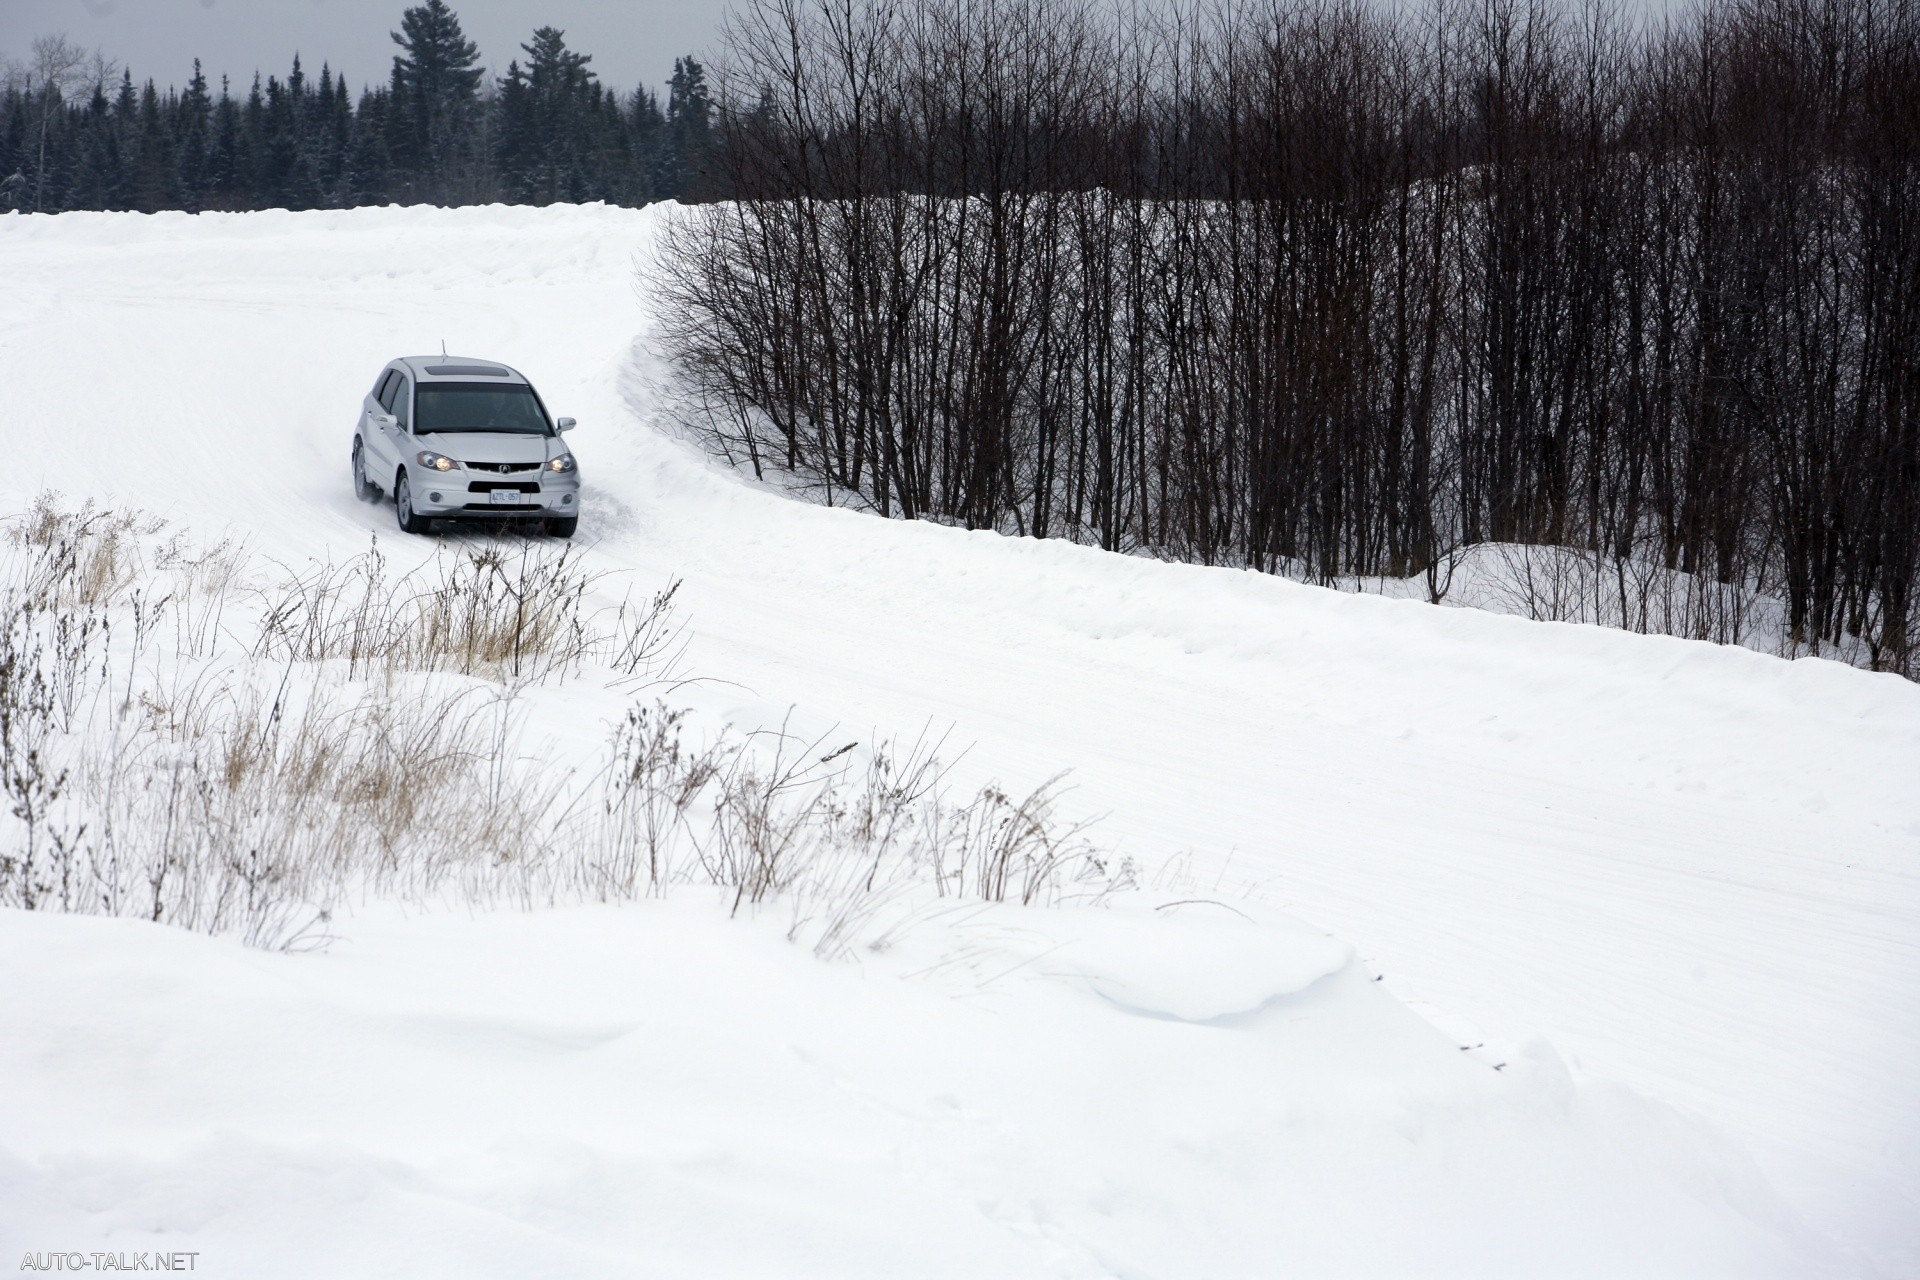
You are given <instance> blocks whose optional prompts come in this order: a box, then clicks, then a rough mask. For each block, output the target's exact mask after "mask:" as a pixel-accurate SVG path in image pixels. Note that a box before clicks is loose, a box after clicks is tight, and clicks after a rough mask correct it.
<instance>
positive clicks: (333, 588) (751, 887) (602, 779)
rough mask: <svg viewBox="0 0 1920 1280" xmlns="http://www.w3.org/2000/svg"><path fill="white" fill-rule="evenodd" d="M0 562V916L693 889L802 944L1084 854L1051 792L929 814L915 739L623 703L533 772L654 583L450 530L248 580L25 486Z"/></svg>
mask: <svg viewBox="0 0 1920 1280" xmlns="http://www.w3.org/2000/svg"><path fill="white" fill-rule="evenodd" d="M7 534H8V536H7V538H6V540H5V551H6V555H5V563H4V566H3V567H0V609H4V611H5V614H4V618H0V791H3V792H4V796H5V799H6V801H7V808H8V811H9V814H10V822H11V826H10V827H7V826H5V825H3V824H0V833H3V834H0V851H3V852H0V905H10V906H18V907H26V908H29V909H37V910H62V911H79V912H94V913H103V914H110V915H124V916H138V917H141V918H144V919H149V920H154V921H160V922H163V923H168V924H173V925H178V926H181V927H184V928H189V929H195V930H199V931H203V932H209V933H221V934H234V935H238V936H240V937H242V938H244V939H246V940H247V941H248V942H250V943H252V944H255V945H260V946H274V947H289V946H301V945H309V944H315V943H318V942H320V941H322V940H324V938H325V937H326V929H327V923H328V921H329V919H330V918H331V914H332V913H333V912H334V911H335V910H336V909H337V908H338V907H339V906H340V905H341V904H343V903H347V902H351V901H354V900H357V899H359V898H362V897H366V896H378V897H383V898H399V899H403V900H407V901H414V902H428V901H456V902H462V903H467V904H474V905H488V904H493V903H516V904H523V905H534V904H539V903H548V902H555V901H568V900H584V899H601V900H620V899H627V898H632V897H636V896H641V895H649V894H663V893H666V892H668V891H669V890H670V889H671V888H673V887H674V886H676V885H686V884H699V885H709V886H719V887H722V888H724V889H726V890H728V891H730V896H731V899H732V903H733V908H734V910H736V911H739V910H742V909H749V910H751V909H760V908H764V907H767V906H770V905H772V904H781V905H782V906H783V907H784V908H785V909H787V910H790V912H791V915H792V926H791V934H792V936H793V937H795V938H796V939H799V940H803V941H805V942H808V943H809V944H810V945H812V946H813V948H814V949H815V950H816V951H817V952H818V953H819V954H821V955H823V956H832V955H837V954H841V953H843V952H845V951H846V950H848V949H849V948H850V947H852V946H854V945H856V943H857V941H858V939H859V937H860V936H861V932H862V929H863V928H864V927H865V926H866V925H867V924H868V923H869V922H870V921H871V920H872V919H873V917H874V915H875V913H876V912H877V911H878V910H879V909H880V908H881V907H882V906H884V905H886V904H887V903H889V902H891V901H894V900H895V899H896V898H898V897H900V896H901V895H903V894H906V893H911V892H919V893H925V894H928V895H932V896H964V897H972V898H983V899H987V900H991V901H1019V902H1025V903H1043V902H1049V901H1056V900H1058V899H1059V898H1060V897H1062V896H1063V895H1065V894H1068V893H1072V892H1075V891H1085V892H1089V893H1098V892H1100V891H1101V890H1103V889H1104V888H1105V887H1107V886H1110V885H1111V884H1112V883H1114V881H1115V880H1116V878H1124V877H1125V876H1126V875H1127V874H1129V870H1128V869H1126V868H1122V869H1120V870H1119V871H1117V872H1110V870H1109V868H1108V866H1107V864H1106V863H1104V862H1103V861H1101V860H1100V859H1099V858H1098V857H1097V855H1096V853H1095V850H1094V849H1093V847H1092V845H1091V844H1090V843H1088V842H1087V841H1086V840H1085V839H1084V837H1083V833H1082V830H1081V829H1080V828H1079V827H1076V826H1073V825H1071V824H1067V823H1063V822H1061V821H1060V820H1059V819H1058V818H1057V817H1056V816H1055V811H1054V810H1055V804H1056V800H1057V795H1058V791H1057V786H1056V784H1055V783H1049V784H1047V785H1046V786H1044V787H1042V788H1040V789H1039V790H1037V791H1035V792H1034V793H1033V794H1032V795H1030V796H1027V797H1026V798H1024V799H1021V800H1015V799H1013V798H1011V797H1009V796H1008V795H1007V794H1006V793H1004V792H1003V791H1002V790H1000V789H999V788H997V787H991V786H990V787H987V788H985V789H983V790H981V791H980V792H978V793H976V794H974V795H972V796H969V797H965V798H962V799H960V800H957V801H956V800H954V799H953V798H951V796H950V793H949V788H948V787H947V786H946V768H945V766H943V765H942V764H941V762H940V760H939V757H938V750H937V748H938V745H939V744H933V745H932V746H929V745H928V744H925V743H918V744H914V745H912V746H910V747H908V748H906V749H904V750H902V749H898V748H896V747H895V746H894V745H892V744H888V743H880V744H875V745H872V746H869V747H861V746H860V745H859V744H856V743H840V744H838V745H830V744H826V743H822V742H817V741H803V740H801V739H799V738H798V737H795V736H794V735H791V734H789V733H787V732H786V731H785V730H784V729H783V730H782V731H779V732H770V733H764V734H755V735H751V736H748V737H745V738H740V737H733V736H728V735H724V734H723V735H720V736H717V737H709V738H706V739H698V738H696V737H695V735H693V734H692V732H691V730H690V728H689V722H690V717H689V713H688V712H686V711H685V710H680V709H675V708H671V707H668V706H667V705H665V704H664V703H659V702H653V703H634V704H631V705H629V706H628V707H627V709H626V712H625V715H624V717H623V718H621V719H620V720H619V721H618V722H617V723H616V724H614V725H612V726H611V727H610V730H609V732H608V735H607V738H606V741H605V748H604V753H603V755H602V756H601V759H600V763H599V765H598V767H597V769H596V768H592V767H589V768H587V769H585V770H580V771H575V770H573V769H570V768H568V767H567V765H566V763H565V762H555V761H553V760H551V759H544V758H531V757H528V756H525V755H523V754H522V753H521V750H520V747H519V745H518V744H519V740H520V723H521V718H522V715H523V713H524V711H525V710H526V708H527V706H528V703H527V702H526V699H527V698H528V697H530V696H531V691H532V690H533V689H534V688H536V687H537V686H540V685H543V684H550V683H560V682H564V681H567V680H571V679H577V678H580V677H582V676H583V675H588V674H590V675H591V676H592V677H594V678H597V679H598V680H599V681H600V682H601V683H602V684H603V685H604V686H605V687H607V688H609V689H612V690H614V691H616V696H620V697H623V698H624V697H625V696H626V695H625V694H620V693H618V691H619V690H621V689H623V688H625V687H630V686H632V685H634V684H641V683H645V682H649V681H658V680H661V679H664V678H665V676H666V675H667V674H669V673H670V672H671V670H672V667H673V666H674V664H675V663H676V661H677V660H678V657H679V655H680V653H681V648H682V647H681V645H680V643H679V639H678V637H679V631H678V628H677V626H676V624H675V623H674V621H673V616H672V606H673V597H674V589H675V585H677V584H674V585H669V586H667V587H665V588H663V589H661V590H659V591H657V592H654V593H652V594H650V595H648V596H645V597H643V599H644V601H645V603H643V604H641V605H638V606H635V605H633V604H631V603H630V601H629V600H627V599H621V600H619V602H617V603H612V604H606V603H599V602H600V601H602V600H605V599H608V598H609V597H608V596H607V592H606V590H605V588H606V587H607V586H608V585H610V584H609V583H608V582H607V581H605V580H604V579H603V578H602V577H599V576H596V575H593V574H590V573H588V572H587V571H586V570H585V569H584V568H583V567H582V565H581V563H580V560H579V558H578V555H577V553H575V552H574V551H572V550H571V549H570V548H568V549H562V550H560V551H558V552H557V553H556V552H551V551H547V550H544V549H536V548H533V547H531V546H529V545H527V544H524V543H523V544H519V545H518V546H516V545H515V544H514V543H512V542H502V543H496V544H480V545H478V546H462V547H454V548H448V549H446V550H444V551H443V552H441V553H440V554H439V555H438V556H437V557H436V558H435V559H434V560H433V561H431V562H429V564H428V565H427V566H425V567H423V568H422V569H419V570H416V571H415V572H413V573H410V574H406V575H402V576H400V577H397V578H395V577H390V576H389V574H388V571H387V565H386V560H385V558H384V556H383V555H382V553H381V551H380V549H379V547H378V545H377V544H376V545H375V546H374V547H372V548H370V549H369V550H368V551H367V552H366V553H364V554H363V555H361V556H358V557H355V558H354V559H352V560H350V561H348V562H346V563H345V564H341V565H331V564H329V565H318V566H313V567H310V568H307V569H305V570H289V569H286V568H284V567H281V566H267V573H268V576H267V578H266V581H265V583H264V585H263V584H262V583H261V582H259V581H256V580H255V578H254V577H253V574H254V572H255V569H254V566H253V565H252V564H251V562H250V561H249V559H248V557H247V556H246V555H245V553H244V551H243V549H241V548H238V547H236V546H235V545H233V544H232V543H230V542H223V543H220V544H217V545H215V546H212V547H207V548H199V547H194V546H192V545H190V544H189V543H188V541H187V539H186V538H184V537H183V536H181V535H179V534H177V533H176V534H169V532H168V531H167V530H166V529H165V528H164V526H162V525H161V524H159V523H158V522H155V521H152V520H148V519H144V518H141V517H136V516H131V515H124V514H116V513H111V512H101V511H96V510H93V509H92V508H82V509H81V510H79V511H62V510H61V509H60V508H59V507H58V506H57V505H56V504H55V503H53V502H52V501H51V500H50V499H43V500H41V501H40V502H38V503H36V504H35V506H34V508H33V509H32V510H31V511H30V512H28V513H27V514H25V515H24V516H22V517H20V518H18V519H16V520H15V521H13V522H12V524H11V525H10V526H9V528H8V531H7Z"/></svg>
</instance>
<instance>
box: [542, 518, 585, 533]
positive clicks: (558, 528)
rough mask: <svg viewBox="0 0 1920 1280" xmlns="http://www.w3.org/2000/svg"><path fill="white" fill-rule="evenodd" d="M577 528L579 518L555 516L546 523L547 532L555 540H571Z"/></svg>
mask: <svg viewBox="0 0 1920 1280" xmlns="http://www.w3.org/2000/svg"><path fill="white" fill-rule="evenodd" d="M579 527H580V517H579V516H555V517H553V518H552V519H550V520H548V521H547V532H548V533H550V534H552V535H553V536H554V537H556V538H571V537H572V536H573V531H574V530H575V529H578V528H579Z"/></svg>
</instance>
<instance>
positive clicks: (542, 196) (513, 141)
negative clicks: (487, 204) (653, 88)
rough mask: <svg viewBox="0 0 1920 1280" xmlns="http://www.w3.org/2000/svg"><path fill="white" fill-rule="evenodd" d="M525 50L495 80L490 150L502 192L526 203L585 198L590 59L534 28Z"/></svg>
mask: <svg viewBox="0 0 1920 1280" xmlns="http://www.w3.org/2000/svg"><path fill="white" fill-rule="evenodd" d="M520 48H521V50H522V52H524V53H525V54H526V55H527V66H526V68H525V70H524V71H523V70H522V69H521V67H520V64H519V62H518V61H515V62H513V63H512V64H510V65H509V66H508V68H507V76H506V79H505V80H504V81H502V82H501V86H500V117H501V119H500V132H499V145H498V147H497V149H496V155H497V157H498V162H499V166H500V174H501V178H502V181H503V182H504V183H505V185H506V189H507V191H508V193H509V194H510V195H512V196H513V197H514V198H516V199H521V200H526V201H530V202H531V203H534V204H551V203H553V202H554V201H556V200H580V199H584V198H587V187H588V179H587V162H588V156H589V154H590V151H591V144H590V141H589V135H590V132H591V130H592V129H593V127H594V126H595V125H596V124H597V123H598V111H597V110H596V108H597V107H598V105H599V100H600V90H599V86H598V85H597V84H596V83H595V82H594V75H593V72H591V71H589V70H587V63H589V62H591V61H592V58H591V57H589V56H588V55H587V54H584V53H575V52H573V51H572V50H570V49H568V48H567V42H566V36H565V33H564V32H562V31H561V30H559V29H558V28H557V27H541V28H540V29H538V30H537V31H535V32H534V33H533V42H532V43H531V44H523V45H521V46H520Z"/></svg>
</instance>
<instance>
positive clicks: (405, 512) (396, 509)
mask: <svg viewBox="0 0 1920 1280" xmlns="http://www.w3.org/2000/svg"><path fill="white" fill-rule="evenodd" d="M393 516H394V519H395V520H397V521H399V523H400V532H402V533H425V532H426V531H427V525H428V524H429V523H431V522H430V521H428V520H427V519H426V518H425V517H423V516H418V515H415V514H414V511H413V487H412V486H411V485H409V484H408V483H407V473H406V472H405V471H404V470H402V471H401V472H400V473H399V474H398V475H396V476H395V477H394V480H393Z"/></svg>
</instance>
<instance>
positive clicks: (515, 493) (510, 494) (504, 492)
mask: <svg viewBox="0 0 1920 1280" xmlns="http://www.w3.org/2000/svg"><path fill="white" fill-rule="evenodd" d="M493 500H494V501H495V502H497V503H508V502H525V501H527V495H526V494H524V493H522V492H520V491H519V490H518V489H495V490H494V491H493Z"/></svg>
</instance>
